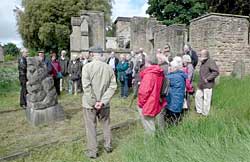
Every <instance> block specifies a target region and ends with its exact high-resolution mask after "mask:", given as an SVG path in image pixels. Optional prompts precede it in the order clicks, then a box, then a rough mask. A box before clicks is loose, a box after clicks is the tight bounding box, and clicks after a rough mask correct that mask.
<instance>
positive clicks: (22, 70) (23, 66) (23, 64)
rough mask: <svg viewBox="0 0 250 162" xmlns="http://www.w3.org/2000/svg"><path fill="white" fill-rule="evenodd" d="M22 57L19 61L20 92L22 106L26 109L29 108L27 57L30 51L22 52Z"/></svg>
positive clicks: (23, 50)
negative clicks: (27, 98) (27, 96)
mask: <svg viewBox="0 0 250 162" xmlns="http://www.w3.org/2000/svg"><path fill="white" fill-rule="evenodd" d="M21 53H22V56H21V57H20V58H19V59H18V71H19V81H20V86H21V92H20V106H21V107H22V108H23V109H25V108H26V106H27V100H26V95H27V93H28V92H27V88H26V83H27V81H28V79H27V60H26V58H27V56H28V50H27V49H26V48H24V49H22V50H21Z"/></svg>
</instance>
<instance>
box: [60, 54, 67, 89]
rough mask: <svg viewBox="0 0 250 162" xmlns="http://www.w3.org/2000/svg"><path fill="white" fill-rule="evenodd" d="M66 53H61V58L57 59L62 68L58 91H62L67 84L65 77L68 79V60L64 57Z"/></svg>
mask: <svg viewBox="0 0 250 162" xmlns="http://www.w3.org/2000/svg"><path fill="white" fill-rule="evenodd" d="M66 54H67V52H66V51H65V50H62V51H61V56H60V58H59V63H60V66H61V68H62V75H63V78H61V79H60V91H63V88H64V87H67V86H63V85H65V83H67V82H68V81H67V77H68V66H69V59H68V58H67V57H66Z"/></svg>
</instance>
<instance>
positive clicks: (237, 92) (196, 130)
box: [121, 77, 250, 162]
mask: <svg viewBox="0 0 250 162" xmlns="http://www.w3.org/2000/svg"><path fill="white" fill-rule="evenodd" d="M249 81H250V78H245V79H243V80H236V79H233V78H231V77H224V78H221V81H220V84H219V85H218V86H217V87H216V88H215V89H214V95H213V107H212V111H211V114H210V116H209V117H200V116H198V115H195V114H194V113H191V114H189V115H188V116H187V117H186V118H185V119H184V121H183V122H182V123H181V124H180V125H179V126H177V127H172V128H169V129H167V130H166V131H165V132H164V133H163V134H158V135H157V136H156V137H146V136H144V135H143V133H142V132H139V133H136V134H135V135H134V137H133V138H132V140H130V141H128V144H127V145H125V146H124V147H123V148H122V150H123V151H122V152H123V154H122V160H121V161H124V162H139V161H143V162H163V161H164V162H168V161H171V162H175V161H176V162H180V161H181V162H184V161H185V162H189V161H190V162H196V161H197V162H203V161H204V162H210V161H211V162H224V161H225V162H230V161H231V162H236V161H237V162H239V161H250V154H249V152H250V125H249V120H250V100H249V99H250V93H249V90H250V85H249Z"/></svg>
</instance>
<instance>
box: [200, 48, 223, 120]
mask: <svg viewBox="0 0 250 162" xmlns="http://www.w3.org/2000/svg"><path fill="white" fill-rule="evenodd" d="M200 59H201V67H200V80H199V83H198V90H197V92H196V95H195V106H196V111H197V113H199V114H202V115H204V116H207V115H208V114H209V110H210V105H211V98H212V88H213V86H214V83H215V78H216V77H217V76H218V75H219V68H218V66H217V65H216V63H215V61H214V60H212V59H211V58H210V57H209V52H208V51H207V50H202V51H201V58H200Z"/></svg>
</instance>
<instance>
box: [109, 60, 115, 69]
mask: <svg viewBox="0 0 250 162" xmlns="http://www.w3.org/2000/svg"><path fill="white" fill-rule="evenodd" d="M109 65H110V66H111V67H112V69H115V57H113V58H110V60H109Z"/></svg>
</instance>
